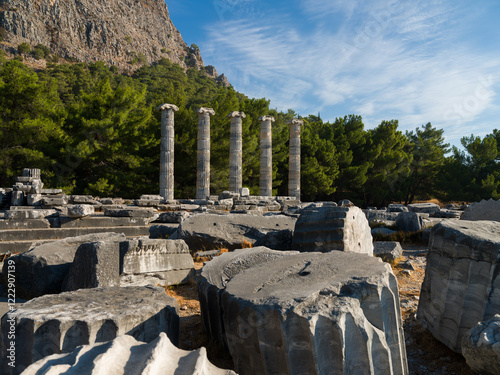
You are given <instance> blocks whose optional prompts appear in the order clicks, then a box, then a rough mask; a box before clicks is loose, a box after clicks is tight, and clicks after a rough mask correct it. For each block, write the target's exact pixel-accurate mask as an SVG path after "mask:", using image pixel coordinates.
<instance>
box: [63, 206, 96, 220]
mask: <svg viewBox="0 0 500 375" xmlns="http://www.w3.org/2000/svg"><path fill="white" fill-rule="evenodd" d="M93 214H94V206H91V205H89V204H73V205H69V206H68V216H69V217H85V216H90V215H93Z"/></svg>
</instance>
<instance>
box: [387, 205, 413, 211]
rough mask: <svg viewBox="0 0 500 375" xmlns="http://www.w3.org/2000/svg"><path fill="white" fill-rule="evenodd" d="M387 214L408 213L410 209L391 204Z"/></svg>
mask: <svg viewBox="0 0 500 375" xmlns="http://www.w3.org/2000/svg"><path fill="white" fill-rule="evenodd" d="M387 212H408V208H407V207H406V206H405V205H404V204H400V203H391V204H389V205H388V206H387Z"/></svg>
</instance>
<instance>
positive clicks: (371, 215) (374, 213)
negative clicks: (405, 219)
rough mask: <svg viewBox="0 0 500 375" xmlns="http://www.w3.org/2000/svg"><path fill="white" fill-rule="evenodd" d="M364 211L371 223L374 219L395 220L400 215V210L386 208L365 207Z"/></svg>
mask: <svg viewBox="0 0 500 375" xmlns="http://www.w3.org/2000/svg"><path fill="white" fill-rule="evenodd" d="M363 212H364V213H365V215H366V218H367V219H368V221H369V222H370V223H371V222H372V221H373V220H379V221H388V220H390V221H395V220H396V218H397V217H398V215H399V212H388V211H387V210H386V209H383V210H371V209H364V210H363Z"/></svg>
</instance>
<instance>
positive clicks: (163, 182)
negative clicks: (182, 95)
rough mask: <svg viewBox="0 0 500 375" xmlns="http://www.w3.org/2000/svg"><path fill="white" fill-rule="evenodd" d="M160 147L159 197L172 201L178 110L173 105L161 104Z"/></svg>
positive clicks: (159, 108) (159, 109)
mask: <svg viewBox="0 0 500 375" xmlns="http://www.w3.org/2000/svg"><path fill="white" fill-rule="evenodd" d="M156 109H157V110H158V111H161V146H160V195H161V196H162V197H163V198H164V199H166V200H173V199H174V112H175V111H178V110H179V108H177V106H175V105H173V104H162V105H161V106H159V107H158V108H156Z"/></svg>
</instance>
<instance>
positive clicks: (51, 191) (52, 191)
mask: <svg viewBox="0 0 500 375" xmlns="http://www.w3.org/2000/svg"><path fill="white" fill-rule="evenodd" d="M40 193H41V194H62V189H42V190H41V191H40Z"/></svg>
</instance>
